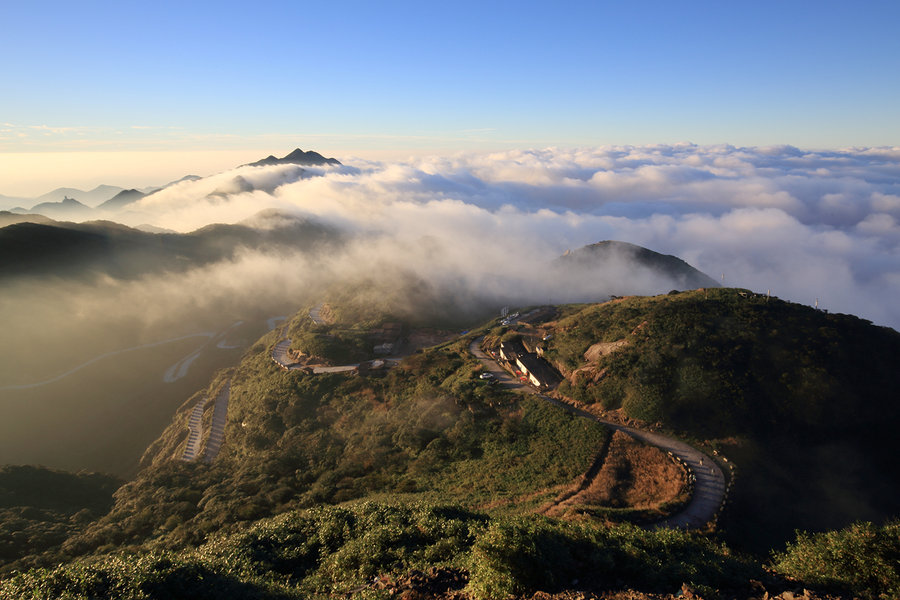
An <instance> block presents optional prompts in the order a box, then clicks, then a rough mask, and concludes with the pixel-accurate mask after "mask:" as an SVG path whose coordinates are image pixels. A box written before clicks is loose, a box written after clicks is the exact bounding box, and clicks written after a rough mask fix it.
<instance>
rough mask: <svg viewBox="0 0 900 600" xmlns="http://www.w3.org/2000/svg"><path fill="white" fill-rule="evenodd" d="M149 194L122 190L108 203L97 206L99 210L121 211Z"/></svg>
mask: <svg viewBox="0 0 900 600" xmlns="http://www.w3.org/2000/svg"><path fill="white" fill-rule="evenodd" d="M146 195H147V194H145V193H143V192H139V191H138V190H133V189H132V190H122V191H121V192H119V193H118V194H116V195H115V196H113V197H112V198H110V199H109V200H107V201H106V202H104V203H102V204H100V205H99V206H97V210H119V209H120V208H123V207H125V206H128V205H129V204H132V203H133V202H137V201H138V200H140V199H141V198H143V197H144V196H146Z"/></svg>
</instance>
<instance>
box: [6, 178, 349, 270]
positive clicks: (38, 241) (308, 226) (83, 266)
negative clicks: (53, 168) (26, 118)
mask: <svg viewBox="0 0 900 600" xmlns="http://www.w3.org/2000/svg"><path fill="white" fill-rule="evenodd" d="M138 193H140V192H138ZM0 219H2V215H0ZM5 220H6V221H7V222H12V224H10V225H7V226H4V227H0V277H9V276H29V277H31V276H45V275H54V276H58V277H65V278H70V277H80V276H83V275H85V274H91V273H104V274H107V275H111V276H113V277H118V278H134V277H138V276H140V275H143V274H146V273H152V272H159V271H163V270H174V271H182V270H185V269H187V268H190V267H196V266H200V265H204V264H209V263H211V262H216V261H220V260H224V259H229V258H231V257H233V256H234V255H235V253H237V252H239V251H240V250H241V249H242V248H253V249H272V250H274V249H276V248H277V249H280V250H298V249H300V250H302V249H309V248H311V247H312V246H315V245H316V244H320V243H325V244H327V243H332V242H337V241H338V240H339V238H340V236H339V235H338V234H337V232H335V231H334V230H333V229H332V228H330V227H328V226H325V225H323V224H319V223H314V222H312V221H309V220H305V219H299V218H293V217H285V218H283V219H280V220H278V222H277V226H275V227H271V228H268V229H261V228H256V227H251V226H248V225H241V224H236V225H224V224H219V225H209V226H207V227H204V228H202V229H199V230H197V231H195V232H192V233H188V234H178V233H149V232H145V231H141V230H138V229H132V228H130V227H126V226H124V225H119V224H117V223H112V222H109V221H92V222H85V223H64V222H55V221H50V220H47V219H43V218H40V219H34V220H39V221H41V222H40V223H32V222H27V221H25V220H24V219H22V218H20V217H18V216H15V217H13V216H9V217H8V218H6V219H5ZM2 223H3V220H0V224H2Z"/></svg>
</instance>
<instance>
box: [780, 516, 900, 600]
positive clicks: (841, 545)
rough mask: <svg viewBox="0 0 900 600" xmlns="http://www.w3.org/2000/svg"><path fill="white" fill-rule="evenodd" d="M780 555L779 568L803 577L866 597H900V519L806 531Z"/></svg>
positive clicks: (800, 577) (886, 599)
mask: <svg viewBox="0 0 900 600" xmlns="http://www.w3.org/2000/svg"><path fill="white" fill-rule="evenodd" d="M774 558H775V565H774V566H775V570H776V571H778V572H779V573H782V574H784V575H787V576H789V577H792V578H794V579H797V580H799V581H803V582H808V583H810V584H813V585H816V586H820V587H824V588H826V589H831V590H834V591H837V592H839V593H849V594H853V595H854V596H856V597H860V598H869V599H876V598H880V599H884V600H888V599H889V598H898V597H900V521H896V520H895V521H891V522H889V523H887V524H886V525H884V526H883V527H876V526H875V525H873V524H872V523H855V524H853V525H851V526H850V527H847V528H846V529H842V530H840V531H829V532H826V533H819V534H815V535H810V534H809V533H806V532H800V533H798V534H797V540H796V542H794V543H792V544H788V546H787V549H786V550H785V551H784V552H777V553H775V555H774Z"/></svg>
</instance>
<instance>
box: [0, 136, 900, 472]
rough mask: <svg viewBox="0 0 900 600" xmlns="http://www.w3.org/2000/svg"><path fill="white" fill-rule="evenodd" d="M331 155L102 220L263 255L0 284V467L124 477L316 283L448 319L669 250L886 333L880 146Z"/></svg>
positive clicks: (645, 288)
mask: <svg viewBox="0 0 900 600" xmlns="http://www.w3.org/2000/svg"><path fill="white" fill-rule="evenodd" d="M339 158H341V160H343V161H344V162H345V163H346V164H345V165H344V166H342V167H333V168H331V167H329V168H313V167H303V168H298V167H297V166H294V165H278V166H270V167H241V168H237V169H234V170H231V171H226V172H223V173H219V174H217V175H214V176H211V177H207V178H204V179H201V180H197V181H183V182H180V183H178V184H176V185H173V186H171V187H169V188H166V189H165V190H162V191H160V192H157V193H155V194H152V195H150V196H147V197H145V198H143V199H142V200H140V201H138V202H136V203H134V204H131V205H129V206H127V207H126V208H125V209H123V210H122V211H121V212H118V213H110V214H106V215H103V216H104V218H107V219H109V220H113V221H116V222H120V223H124V224H127V225H131V226H139V225H140V226H143V225H152V226H154V227H161V228H165V229H168V230H172V231H178V232H191V231H194V230H196V229H199V228H201V227H204V226H206V225H209V224H212V223H239V222H240V223H243V224H244V225H246V226H248V227H252V228H256V229H259V230H265V231H270V232H275V233H278V232H279V231H280V232H282V235H280V236H278V235H275V236H273V238H272V239H273V240H275V241H273V242H271V243H266V244H262V245H258V246H257V247H254V248H250V247H241V246H240V245H238V246H236V247H235V248H234V251H233V252H231V251H229V252H224V253H222V252H218V251H217V252H213V253H210V254H209V255H210V256H216V257H219V256H226V258H224V259H219V258H216V259H215V261H213V262H205V263H204V262H197V263H192V262H190V261H187V262H186V263H185V265H184V266H181V267H179V268H177V269H158V268H157V269H151V270H147V271H146V272H143V271H136V272H133V273H129V276H128V277H122V276H121V274H119V275H117V274H115V273H112V274H111V273H109V272H104V271H103V270H102V269H94V270H91V269H88V270H86V271H84V272H80V273H79V274H78V276H73V275H69V274H67V273H65V272H57V273H52V274H51V275H50V276H48V275H47V274H44V275H42V276H41V277H20V278H17V279H14V280H10V281H5V282H3V287H2V291H0V314H2V315H4V342H5V343H4V344H3V345H2V348H0V365H2V368H0V422H2V423H4V424H5V425H4V428H3V431H2V432H0V433H2V435H0V439H2V443H0V464H2V463H7V462H12V463H28V462H31V463H33V462H40V463H44V464H48V465H51V466H58V467H63V468H69V469H78V468H94V469H102V470H109V471H115V472H117V473H120V474H126V475H127V474H129V473H130V472H131V469H133V468H134V465H135V464H136V461H137V459H138V458H139V456H140V452H141V450H142V449H143V448H144V447H145V446H146V445H147V444H148V443H149V442H150V441H152V440H153V439H154V438H155V437H156V436H157V435H158V434H159V432H160V431H161V430H162V428H163V427H164V426H165V425H166V424H167V423H168V421H169V419H170V418H171V415H172V413H173V412H174V410H175V408H176V407H177V406H178V405H180V404H181V403H182V402H183V401H184V400H186V399H187V398H188V397H189V396H190V395H191V394H192V393H194V392H195V391H197V390H198V389H201V388H202V387H203V386H204V385H205V383H206V382H207V381H208V380H209V378H210V376H211V375H212V373H213V372H214V371H215V370H216V369H218V368H223V367H227V366H229V365H232V364H234V363H235V362H236V361H237V360H239V358H240V355H241V353H242V352H243V351H244V350H245V349H246V348H248V347H249V345H250V344H252V343H253V342H254V341H255V340H256V339H257V338H258V337H259V336H260V335H262V334H263V333H265V331H266V330H267V325H266V321H267V320H269V319H270V318H271V317H274V316H277V315H287V314H292V313H294V312H296V311H297V310H300V309H302V308H303V307H305V306H309V305H312V304H314V303H316V302H319V301H321V300H322V299H325V298H327V295H328V293H329V291H330V290H333V289H334V286H335V285H336V284H337V285H341V286H344V288H348V287H349V288H350V289H356V290H358V291H359V293H360V295H365V297H366V298H371V299H372V301H373V302H381V303H382V305H384V306H387V307H388V308H389V310H391V311H392V312H393V313H394V314H396V315H404V316H409V317H410V318H413V317H416V316H418V318H420V319H421V320H426V321H427V320H428V319H438V320H440V319H443V322H445V323H447V324H448V326H451V325H450V324H454V323H458V324H461V323H463V322H464V319H462V317H464V316H466V314H468V315H469V316H471V317H474V316H476V315H477V316H478V317H479V318H481V317H482V316H483V315H486V314H490V313H493V311H495V310H496V309H497V308H499V307H501V306H504V305H512V306H522V305H527V304H534V303H546V302H566V301H592V300H594V301H596V300H604V299H606V298H607V297H608V296H609V295H610V294H616V295H625V294H653V293H661V292H667V291H669V290H670V289H672V288H675V287H679V285H678V283H677V282H674V281H672V280H671V279H670V278H666V277H660V275H659V273H656V272H653V271H651V270H648V269H645V268H641V267H636V266H635V264H634V262H633V261H632V260H631V257H630V256H628V254H627V252H625V253H621V254H620V253H613V254H612V255H610V256H608V257H607V258H606V259H604V261H603V262H602V264H601V265H600V267H599V268H597V269H594V270H592V271H591V272H590V273H584V272H579V273H574V274H573V273H567V272H564V271H562V270H561V269H560V266H559V264H558V263H554V262H553V261H554V259H556V258H557V257H559V256H560V255H562V254H563V253H565V252H566V251H567V250H575V249H577V248H580V247H582V246H584V245H587V244H591V243H594V242H598V241H601V240H621V241H626V242H630V243H633V244H637V245H640V246H644V247H647V248H649V249H651V250H654V251H657V252H661V253H664V254H673V255H676V256H678V257H680V258H682V259H684V260H686V261H687V262H688V263H690V264H691V265H693V266H694V267H697V268H698V269H700V270H701V271H703V272H705V273H707V274H708V275H710V276H711V277H713V279H715V280H716V281H723V282H724V284H725V285H729V286H737V287H745V288H750V289H753V290H755V291H759V292H766V291H767V290H771V293H772V294H773V295H776V296H779V297H781V298H784V299H787V300H792V301H796V302H800V303H804V304H807V305H812V304H814V303H815V302H816V300H817V299H818V302H819V306H820V307H822V308H825V309H828V310H830V311H835V312H847V313H853V314H857V315H859V316H862V317H864V318H866V319H870V320H872V321H874V322H875V323H878V324H881V325H888V326H891V327H894V328H900V306H897V305H896V303H894V302H893V299H895V298H898V297H900V247H898V244H900V226H898V220H900V149H897V148H893V149H874V150H873V149H860V150H854V149H850V150H845V151H840V152H808V151H802V150H798V149H796V148H792V147H778V148H734V147H730V146H715V147H700V146H693V145H679V146H652V147H604V148H590V149H580V150H578V149H576V150H562V149H545V150H537V151H515V152H503V153H495V154H459V155H454V156H449V157H447V156H445V157H426V158H417V159H414V160H410V161H408V162H405V163H378V162H370V161H364V160H354V159H352V158H351V159H345V158H343V157H339ZM186 169H187V170H188V171H189V170H191V169H190V166H189V165H187V166H186ZM261 213H262V214H261ZM297 219H299V220H301V221H304V222H309V223H313V224H319V225H321V227H322V231H323V232H326V234H325V235H326V236H331V235H332V233H334V236H333V238H334V239H332V241H331V243H328V244H325V245H321V244H319V245H315V244H313V245H309V244H307V245H304V244H302V243H292V241H291V240H290V239H286V238H285V236H284V235H283V232H285V231H294V230H292V229H290V227H291V224H293V223H296V222H297ZM238 237H239V236H236V237H235V239H238ZM301 241H302V240H301ZM202 243H204V244H207V243H208V244H214V243H215V241H214V240H213V241H210V240H207V239H206V238H204V241H203V242H202ZM723 276H724V279H723ZM238 322H240V325H235V324H236V323H238ZM173 374H174V375H178V377H177V378H175V379H174V380H173V377H174V375H173Z"/></svg>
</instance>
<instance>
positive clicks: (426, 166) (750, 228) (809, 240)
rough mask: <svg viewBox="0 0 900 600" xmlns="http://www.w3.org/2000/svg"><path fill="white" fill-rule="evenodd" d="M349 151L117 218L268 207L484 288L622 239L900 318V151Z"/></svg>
mask: <svg viewBox="0 0 900 600" xmlns="http://www.w3.org/2000/svg"><path fill="white" fill-rule="evenodd" d="M346 162H347V163H348V164H349V165H351V166H344V167H341V168H334V169H315V168H305V169H303V170H299V169H297V168H296V167H293V166H290V165H280V166H276V167H260V168H249V167H245V168H241V169H236V170H234V171H228V172H224V173H221V174H218V175H216V176H213V177H210V178H207V179H204V180H200V181H196V182H184V183H182V184H179V185H177V186H173V187H172V188H169V189H167V190H164V191H162V192H160V193H157V194H154V195H152V196H149V197H147V198H145V199H144V200H143V201H142V202H140V203H138V204H137V205H134V206H133V207H132V208H131V211H130V214H128V215H123V216H122V220H124V221H126V222H129V223H131V224H139V223H152V224H154V225H157V226H161V227H166V228H169V229H174V230H178V231H190V230H192V229H196V228H198V227H201V226H203V225H206V224H208V223H211V222H234V221H237V220H240V219H243V218H247V217H250V216H251V215H253V214H255V213H256V212H257V211H259V210H260V209H261V208H268V207H274V208H278V209H280V210H282V211H285V212H287V213H291V214H302V215H311V216H314V217H316V218H318V219H321V220H323V221H325V222H328V223H332V224H335V225H337V226H339V227H342V228H346V229H349V230H351V231H355V232H358V233H369V234H374V233H377V234H380V235H381V236H382V237H380V238H378V239H379V242H378V246H377V248H378V251H379V252H381V253H387V254H389V255H391V252H392V251H393V252H394V255H392V256H395V257H396V258H399V259H401V260H403V261H405V262H406V263H407V264H408V265H409V266H410V267H411V268H414V269H415V270H416V271H417V272H419V273H423V274H430V276H433V277H438V278H440V277H441V276H442V274H445V273H446V270H447V269H450V270H452V271H462V272H464V274H465V275H464V276H465V277H466V279H467V280H471V281H473V282H475V283H477V284H479V285H481V284H485V282H488V281H496V280H497V277H496V276H497V275H498V274H503V275H504V276H509V277H511V278H512V279H513V280H517V281H519V280H521V281H523V282H524V284H523V286H522V289H523V290H526V289H532V287H531V286H532V285H533V284H534V283H535V281H536V280H537V281H539V280H540V278H539V277H534V275H535V273H534V271H535V269H536V265H539V264H541V263H542V262H543V261H546V260H548V259H549V258H551V257H553V256H556V255H559V254H561V253H563V252H565V251H566V250H567V249H574V248H577V247H580V246H583V245H585V244H589V243H593V242H597V241H600V240H604V239H616V240H622V241H628V242H631V243H634V244H638V245H641V246H645V247H647V248H650V249H652V250H655V251H657V252H662V253H665V254H674V255H676V256H679V257H681V258H683V259H685V260H686V261H688V262H689V263H691V264H692V265H693V266H695V267H697V268H699V269H700V270H701V271H704V272H705V273H707V274H709V275H711V276H713V277H715V278H716V279H718V280H721V279H722V276H723V275H724V283H725V284H726V285H733V286H740V287H747V288H751V289H754V290H756V291H766V290H771V292H772V293H773V294H775V295H778V296H780V297H782V298H785V299H788V300H792V301H796V302H801V303H804V304H810V305H811V304H814V303H815V302H816V299H818V301H819V306H820V307H823V308H826V309H829V310H832V311H837V312H847V313H853V314H857V315H860V316H862V317H864V318H867V319H870V320H872V321H874V322H876V323H878V324H882V325H888V326H891V327H894V328H900V306H896V305H895V303H893V302H891V300H892V299H893V298H896V297H900V294H898V293H900V247H898V244H900V225H898V220H900V148H878V149H847V150H842V151H827V152H824V151H819V152H817V151H804V150H800V149H797V148H794V147H790V146H781V147H772V148H735V147H732V146H695V145H689V144H685V145H675V146H635V147H631V146H624V147H603V148H589V149H580V150H578V149H576V150H562V149H545V150H531V151H510V152H503V153H495V154H459V155H455V156H450V157H431V158H419V159H415V160H412V161H409V162H406V163H373V162H366V161H353V160H349V161H346ZM423 238H428V239H430V240H432V243H433V245H436V246H437V247H440V251H439V252H437V251H436V252H434V253H432V255H431V256H429V257H428V261H426V262H425V263H420V260H419V259H421V258H422V257H421V256H419V255H417V254H414V253H407V254H404V253H403V249H404V248H410V244H415V243H416V241H417V240H420V239H423ZM369 239H371V238H369ZM386 240H387V241H386ZM358 252H359V253H361V254H363V255H366V256H368V255H370V253H369V251H368V250H366V249H363V250H358ZM438 255H439V256H438ZM357 259H358V257H355V258H354V260H357ZM431 267H434V268H431ZM437 267H440V268H437ZM529 274H530V275H529ZM504 279H505V278H504ZM611 279H616V277H611ZM507 284H509V280H508V279H505V281H504V285H507ZM644 289H645V290H646V287H645V288H644Z"/></svg>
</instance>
